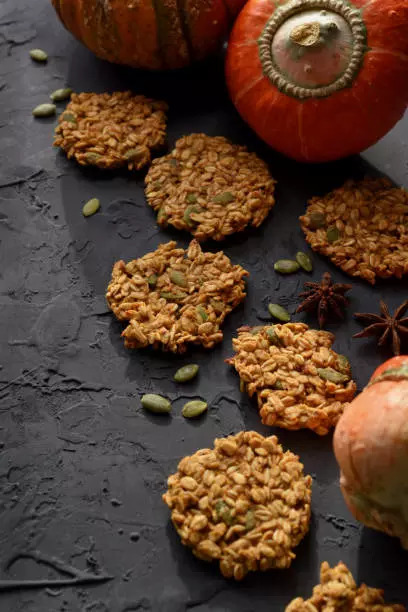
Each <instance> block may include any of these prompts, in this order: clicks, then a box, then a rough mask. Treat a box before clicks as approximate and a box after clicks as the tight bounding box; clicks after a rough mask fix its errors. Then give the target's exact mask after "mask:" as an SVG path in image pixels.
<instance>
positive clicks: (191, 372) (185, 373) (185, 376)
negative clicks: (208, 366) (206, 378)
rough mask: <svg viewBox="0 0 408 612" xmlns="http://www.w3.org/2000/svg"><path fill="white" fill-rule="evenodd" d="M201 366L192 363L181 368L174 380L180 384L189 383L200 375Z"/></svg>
mask: <svg viewBox="0 0 408 612" xmlns="http://www.w3.org/2000/svg"><path fill="white" fill-rule="evenodd" d="M199 369H200V366H199V365H197V364H196V363H190V364H189V365H185V366H183V367H182V368H179V369H178V370H177V372H176V373H175V375H174V380H175V381H176V382H179V383H183V382H187V381H189V380H192V379H193V378H195V377H196V376H197V374H198V370H199Z"/></svg>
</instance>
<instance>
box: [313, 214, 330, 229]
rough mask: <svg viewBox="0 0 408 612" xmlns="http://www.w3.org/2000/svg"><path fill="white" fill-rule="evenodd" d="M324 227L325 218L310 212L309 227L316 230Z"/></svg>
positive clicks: (322, 215)
mask: <svg viewBox="0 0 408 612" xmlns="http://www.w3.org/2000/svg"><path fill="white" fill-rule="evenodd" d="M325 225H326V216H325V215H324V214H323V213H321V212H312V213H310V215H309V227H310V229H311V230H317V229H320V228H321V227H324V226H325Z"/></svg>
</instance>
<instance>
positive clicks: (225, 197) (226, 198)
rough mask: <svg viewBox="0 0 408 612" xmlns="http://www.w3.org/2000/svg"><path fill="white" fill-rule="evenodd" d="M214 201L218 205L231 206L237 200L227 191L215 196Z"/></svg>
mask: <svg viewBox="0 0 408 612" xmlns="http://www.w3.org/2000/svg"><path fill="white" fill-rule="evenodd" d="M212 200H213V202H215V203H216V204H229V203H230V202H233V201H234V200H235V196H234V194H233V193H231V192H230V191H225V192H224V193H219V194H218V195H216V196H214V197H213V199H212Z"/></svg>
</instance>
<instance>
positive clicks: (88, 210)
mask: <svg viewBox="0 0 408 612" xmlns="http://www.w3.org/2000/svg"><path fill="white" fill-rule="evenodd" d="M100 207H101V203H100V202H99V200H98V198H92V199H91V200H88V202H87V203H86V204H85V205H84V207H83V209H82V214H83V215H84V217H90V216H91V215H94V214H95V213H96V212H97V211H98V210H99V209H100Z"/></svg>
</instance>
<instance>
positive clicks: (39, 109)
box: [33, 102, 57, 117]
mask: <svg viewBox="0 0 408 612" xmlns="http://www.w3.org/2000/svg"><path fill="white" fill-rule="evenodd" d="M56 111H57V107H56V106H55V104H49V103H48V102H47V103H45V104H39V105H38V106H36V107H35V108H34V109H33V115H34V117H52V116H53V115H55V113H56Z"/></svg>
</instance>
